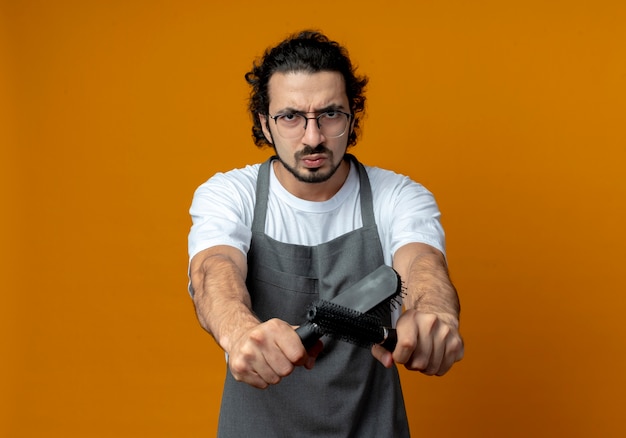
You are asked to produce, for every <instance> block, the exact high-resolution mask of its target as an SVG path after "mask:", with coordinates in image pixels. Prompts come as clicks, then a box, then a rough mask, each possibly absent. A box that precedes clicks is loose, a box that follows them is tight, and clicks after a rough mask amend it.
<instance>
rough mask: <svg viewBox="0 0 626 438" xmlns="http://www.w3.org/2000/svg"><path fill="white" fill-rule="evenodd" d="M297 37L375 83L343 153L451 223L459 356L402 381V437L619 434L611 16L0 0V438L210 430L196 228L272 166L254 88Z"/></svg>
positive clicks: (625, 12)
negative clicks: (259, 144)
mask: <svg viewBox="0 0 626 438" xmlns="http://www.w3.org/2000/svg"><path fill="white" fill-rule="evenodd" d="M304 27H314V28H319V29H322V30H323V31H325V32H326V33H328V34H329V35H330V36H331V37H332V38H334V39H337V40H339V41H340V42H343V43H345V44H346V45H347V46H348V48H349V50H350V53H351V55H352V57H353V59H354V60H355V62H356V63H357V64H358V65H359V67H360V71H361V72H363V73H365V74H367V75H368V76H369V77H370V79H371V85H370V87H369V93H368V96H369V101H368V117H367V119H366V120H365V123H364V135H363V138H362V140H361V142H360V143H359V144H358V145H357V146H356V148H355V149H353V152H354V153H355V154H357V155H358V156H359V157H360V158H361V160H362V161H363V162H365V163H366V164H376V165H379V166H382V167H388V168H392V169H394V170H396V171H398V172H401V173H405V174H408V175H410V176H412V177H413V178H414V179H416V180H418V181H420V182H422V183H423V184H425V185H426V186H427V187H428V188H429V189H430V190H432V191H433V192H434V193H435V195H436V196H437V199H438V200H439V203H440V207H441V209H442V211H443V214H444V216H443V220H444V225H445V227H446V230H447V236H448V253H449V260H450V264H451V270H452V276H453V280H454V281H455V283H456V285H457V287H458V289H459V291H460V294H461V297H462V304H463V315H462V316H463V317H462V330H463V333H464V336H465V340H466V344H467V351H466V357H465V359H464V361H463V362H462V363H460V364H458V365H457V366H456V367H455V368H454V369H453V371H452V372H451V373H450V374H449V375H447V376H446V377H444V378H428V377H425V376H422V375H418V374H410V373H405V372H403V374H402V378H403V381H404V387H405V392H406V398H407V404H408V410H409V414H410V421H411V427H412V429H413V431H414V432H415V435H416V436H440V437H452V436H455V437H457V436H462V437H528V436H533V437H552V436H568V437H618V436H620V437H621V436H625V435H626V424H625V423H624V421H623V415H624V406H626V400H625V394H626V377H625V375H626V373H625V371H626V355H625V353H624V346H625V339H626V328H625V326H624V323H623V321H624V307H625V304H626V298H625V292H626V291H625V288H624V283H623V277H624V266H625V265H626V255H625V254H626V232H625V231H624V229H625V224H626V212H625V201H626V176H625V171H624V167H625V163H624V161H625V159H626V133H625V132H626V129H625V127H626V126H625V125H626V124H625V121H626V3H624V2H623V1H621V0H616V1H605V0H596V1H572V0H570V1H565V0H563V1H540V0H530V1H528V0H527V1H518V0H513V1H500V0H491V1H486V0H485V1H481V0H476V1H459V0H457V1H452V0H441V1H412V0H403V1H396V2H390V1H386V2H375V1H370V2H363V1H349V0H347V1H336V2H319V1H313V2H287V3H285V2H269V3H268V2H251V1H235V0H234V1H231V2H212V1H167V0H163V1H147V0H142V1H121V0H120V1H79V0H76V1H69V0H64V1H61V0H60V1H54V2H47V1H34V0H24V1H19V2H18V1H10V0H4V1H2V2H1V3H0V123H1V125H0V142H1V151H0V153H1V156H0V191H1V193H0V194H1V198H0V199H1V201H0V202H1V203H2V214H1V215H0V230H1V231H0V233H1V239H2V240H1V245H0V251H1V260H0V262H1V263H0V269H1V270H2V271H1V277H0V289H1V291H2V295H1V300H2V301H1V304H0V333H1V334H0V341H1V345H0V347H1V351H2V353H1V359H0V385H1V386H0V435H1V436H7V437H33V436H46V437H74V436H75V437H144V436H145V437H148V436H149V437H201V436H214V432H215V427H216V421H217V410H218V402H219V398H220V391H221V384H222V379H223V375H224V369H225V368H224V360H223V356H222V353H221V352H220V350H219V349H218V348H217V347H216V346H215V345H214V344H213V341H212V339H211V337H210V336H208V335H207V334H205V333H204V332H203V331H202V330H201V329H200V328H199V326H198V324H197V322H196V320H195V315H194V312H193V309H192V304H191V301H190V299H189V297H188V295H187V292H186V281H187V278H186V267H187V255H186V237H187V231H188V228H189V225H190V220H189V217H188V214H187V210H188V207H189V204H190V201H191V196H192V193H193V191H194V189H195V188H196V187H197V186H198V185H199V184H200V183H202V182H203V181H204V180H205V179H207V178H208V177H209V176H210V175H212V174H213V173H215V172H216V171H219V170H228V169H231V168H233V167H238V166H242V165H245V164H246V163H253V162H258V161H260V160H262V159H264V158H265V157H266V156H267V155H268V154H269V151H267V150H266V151H257V150H256V148H255V147H254V146H253V144H252V142H251V140H250V134H249V119H248V115H247V113H246V110H245V105H246V97H247V93H248V90H247V87H246V84H245V83H244V81H243V74H244V73H245V72H246V71H247V70H248V68H249V67H250V65H251V61H252V59H253V58H254V57H256V56H257V55H259V54H260V53H261V52H262V51H263V50H264V49H265V47H266V46H268V45H270V44H273V43H275V42H277V41H279V40H280V39H282V38H283V37H284V36H286V35H287V34H288V33H291V32H292V31H295V30H298V29H301V28H304ZM302 396H303V397H306V394H303V395H302Z"/></svg>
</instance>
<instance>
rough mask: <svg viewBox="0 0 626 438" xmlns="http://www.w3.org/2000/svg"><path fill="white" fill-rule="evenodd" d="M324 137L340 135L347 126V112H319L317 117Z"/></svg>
mask: <svg viewBox="0 0 626 438" xmlns="http://www.w3.org/2000/svg"><path fill="white" fill-rule="evenodd" d="M317 120H318V121H319V122H318V123H319V125H320V130H321V131H322V134H323V135H324V137H328V138H335V137H341V136H342V135H343V134H344V132H346V128H347V127H348V114H345V113H341V112H339V111H330V112H327V113H324V114H320V115H319V118H318V119H317Z"/></svg>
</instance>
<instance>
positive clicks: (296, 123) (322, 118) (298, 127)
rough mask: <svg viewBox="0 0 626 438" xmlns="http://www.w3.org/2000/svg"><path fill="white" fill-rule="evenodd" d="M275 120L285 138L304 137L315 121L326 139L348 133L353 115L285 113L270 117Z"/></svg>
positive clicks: (339, 113) (340, 112)
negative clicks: (313, 115)
mask: <svg viewBox="0 0 626 438" xmlns="http://www.w3.org/2000/svg"><path fill="white" fill-rule="evenodd" d="M268 116H269V118H270V119H272V120H274V123H276V128H277V129H278V133H279V134H280V136H281V137H283V138H297V137H301V136H303V135H304V131H306V127H307V125H308V123H309V120H315V121H316V122H317V127H318V129H319V130H320V132H321V133H322V135H323V136H324V137H326V138H337V137H341V136H342V135H344V134H345V133H346V130H347V129H348V124H349V123H350V119H351V118H352V114H348V113H344V112H343V111H337V110H332V111H326V112H323V113H321V114H319V115H317V116H315V117H307V116H306V115H305V114H304V113H296V112H292V113H285V114H276V115H275V116H271V115H269V114H268Z"/></svg>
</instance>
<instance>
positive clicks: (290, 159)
mask: <svg viewBox="0 0 626 438" xmlns="http://www.w3.org/2000/svg"><path fill="white" fill-rule="evenodd" d="M246 79H247V81H248V83H249V84H250V85H251V86H252V94H251V98H250V112H251V114H252V117H253V120H254V126H253V137H254V140H255V143H256V144H257V146H259V147H264V146H268V145H269V146H271V147H272V148H273V149H274V153H275V155H276V156H275V157H273V158H271V159H269V160H268V161H267V162H265V163H264V164H262V165H261V164H257V165H253V166H247V167H245V168H243V169H236V170H232V171H230V172H227V173H224V174H217V175H215V176H213V177H212V178H211V179H209V180H208V181H207V182H206V183H204V184H203V185H201V186H200V187H199V188H198V190H197V191H196V193H195V196H194V200H193V204H192V207H191V215H192V218H193V226H192V229H191V232H190V235H189V253H190V254H189V255H190V279H191V288H190V291H191V293H192V296H193V301H194V304H195V306H196V313H197V316H198V320H199V321H200V324H201V325H202V327H203V328H204V329H205V330H207V331H208V332H209V333H210V334H211V335H212V336H213V337H214V338H215V340H216V342H217V343H218V344H219V345H220V346H221V347H222V348H223V349H224V351H225V352H226V353H227V358H228V372H227V376H226V382H225V386H224V393H223V397H222V407H221V411H220V421H219V432H218V435H219V436H221V437H237V438H240V437H263V438H267V437H274V436H276V437H278V436H287V437H292V436H294V437H295V436H297V437H320V436H341V437H347V436H355V437H376V438H381V437H404V436H409V432H408V422H407V418H406V412H405V408H404V401H403V397H402V392H401V389H400V384H399V379H398V372H397V368H396V366H395V364H403V365H404V366H405V367H407V368H408V369H410V370H416V371H420V372H422V373H424V374H427V375H443V374H445V373H446V372H447V371H448V370H449V369H450V367H451V366H452V365H453V363H454V362H456V361H458V360H460V359H461V358H462V357H463V351H464V350H463V341H462V338H461V336H460V334H459V309H460V307H459V301H458V297H457V293H456V290H455V289H454V287H453V285H452V283H451V282H450V279H449V276H448V271H447V266H446V261H445V258H444V235H443V230H442V227H441V224H440V221H439V216H440V213H439V211H438V208H437V205H436V203H435V200H434V198H433V196H432V195H431V194H430V193H429V192H428V191H427V190H426V189H425V188H424V187H422V186H421V185H419V184H417V183H415V182H413V181H411V180H410V179H409V178H407V177H404V176H402V175H398V174H395V173H393V172H391V171H387V170H383V169H379V168H376V167H369V166H363V165H362V164H360V163H359V162H358V161H357V160H356V158H354V157H353V156H352V155H348V154H347V153H346V151H347V149H348V147H349V146H352V145H354V144H355V143H356V139H357V133H358V129H359V122H360V117H361V116H362V113H363V111H364V104H365V97H364V94H363V92H364V87H365V85H366V83H367V79H366V78H364V77H358V76H357V75H356V74H355V71H354V69H353V67H352V64H351V62H350V59H349V57H348V55H347V52H346V50H345V49H344V48H342V47H341V46H340V45H338V44H337V43H335V42H333V41H329V40H328V39H327V38H326V37H325V36H324V35H322V34H320V33H317V32H308V31H307V32H302V33H300V34H298V35H294V36H292V37H290V38H288V39H286V40H285V41H283V42H282V43H280V44H279V45H277V46H276V47H274V48H272V49H268V50H267V51H266V52H265V54H264V56H263V58H262V59H261V60H260V62H258V63H257V64H255V65H254V66H253V69H252V71H250V72H249V73H248V74H247V75H246ZM382 264H387V265H390V266H393V268H394V269H395V270H396V271H397V272H398V273H399V274H400V276H401V278H402V280H403V283H404V286H405V288H406V291H405V292H406V296H405V297H404V309H405V310H404V312H403V313H402V314H401V315H399V317H398V315H395V317H394V319H396V320H397V321H396V322H395V326H396V328H397V335H398V343H397V347H396V348H395V350H394V351H393V352H389V351H386V350H385V349H383V348H382V347H380V346H374V347H373V348H372V349H371V351H368V350H366V349H363V348H360V347H357V346H353V345H350V344H348V343H345V342H341V341H334V340H327V339H324V343H323V344H322V343H321V342H318V343H317V344H316V345H315V346H314V347H313V348H311V349H309V351H307V350H306V349H305V348H304V346H303V345H302V343H301V341H300V338H299V337H298V335H297V334H296V332H295V331H294V328H295V327H296V326H297V325H299V324H301V323H302V322H304V321H305V315H306V309H307V306H308V305H309V304H310V303H311V302H313V301H315V300H316V299H317V298H324V299H331V298H332V297H334V296H336V295H337V294H339V293H341V291H342V290H343V289H345V288H346V287H347V286H349V285H351V284H354V283H355V282H357V281H358V280H359V279H361V278H362V277H364V276H365V275H367V274H369V273H371V272H372V271H374V270H375V269H376V268H378V267H379V266H380V265H382Z"/></svg>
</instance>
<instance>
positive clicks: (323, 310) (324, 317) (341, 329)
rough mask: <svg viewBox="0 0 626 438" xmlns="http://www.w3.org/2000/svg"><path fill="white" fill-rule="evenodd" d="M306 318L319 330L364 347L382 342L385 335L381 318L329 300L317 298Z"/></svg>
mask: <svg viewBox="0 0 626 438" xmlns="http://www.w3.org/2000/svg"><path fill="white" fill-rule="evenodd" d="M307 318H308V320H309V322H311V323H313V324H315V325H316V326H317V330H319V331H320V332H322V333H324V334H326V335H328V336H331V337H333V338H335V339H339V340H342V341H345V342H349V343H352V344H355V345H358V346H360V347H364V348H368V347H371V346H372V345H373V344H376V343H379V342H382V341H383V340H384V337H385V331H384V328H382V323H381V320H380V318H378V317H377V316H374V315H371V314H367V313H361V312H358V311H356V310H352V309H350V308H347V307H344V306H340V305H338V304H335V303H332V302H329V301H324V300H319V301H317V302H316V303H314V304H313V305H312V306H311V307H310V308H309V312H308V315H307Z"/></svg>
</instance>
